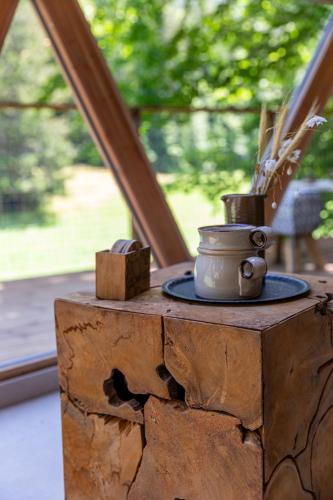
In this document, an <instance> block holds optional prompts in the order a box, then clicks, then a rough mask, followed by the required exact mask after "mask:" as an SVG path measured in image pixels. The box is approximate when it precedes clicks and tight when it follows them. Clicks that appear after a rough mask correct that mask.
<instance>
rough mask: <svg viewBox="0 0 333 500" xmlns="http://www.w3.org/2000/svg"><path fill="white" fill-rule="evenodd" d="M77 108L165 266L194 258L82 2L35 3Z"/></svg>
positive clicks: (53, 0) (39, 0) (40, 0)
mask: <svg viewBox="0 0 333 500" xmlns="http://www.w3.org/2000/svg"><path fill="white" fill-rule="evenodd" d="M32 3H33V5H34V7H35V9H36V11H37V14H38V16H39V17H40V19H41V22H42V24H43V26H44V27H45V30H46V32H47V34H48V35H49V37H50V40H51V43H52V46H53V49H54V51H55V53H56V56H57V58H58V60H59V62H60V65H61V67H62V70H63V73H64V75H65V78H66V79H67V81H68V83H69V85H70V87H71V89H72V91H73V94H74V97H75V99H76V103H77V105H78V107H79V109H80V110H81V113H82V115H83V117H84V118H85V120H86V122H87V124H88V126H89V128H90V131H91V134H92V137H93V139H94V141H95V144H96V146H97V147H98V149H99V151H100V153H101V155H102V158H103V159H104V162H105V164H106V165H107V166H109V167H111V168H112V170H113V173H114V175H115V177H116V180H117V181H118V184H119V186H120V188H121V190H122V192H123V194H124V196H125V198H126V200H127V202H128V205H129V207H130V209H131V211H132V213H133V215H134V217H135V219H136V221H137V223H138V225H139V228H140V232H142V234H143V235H144V237H145V238H146V239H147V241H148V242H149V243H150V244H151V246H152V249H153V252H154V255H155V257H156V259H157V262H158V264H159V265H161V266H167V265H170V264H175V263H176V262H181V261H184V260H187V259H189V253H188V250H187V248H186V246H185V243H184V240H183V238H182V236H181V234H180V231H179V229H178V227H177V224H176V222H175V220H174V217H173V216H172V213H171V211H170V209H169V207H168V204H167V202H166V200H165V198H164V195H163V192H162V190H161V188H160V186H159V184H158V182H157V180H156V176H155V174H154V172H153V171H152V169H151V166H150V164H149V160H148V158H147V156H146V154H145V152H144V149H143V147H142V145H141V142H140V140H139V139H138V137H137V134H136V131H135V128H134V126H133V123H132V120H131V117H130V115H129V112H128V110H127V108H126V107H125V105H124V103H123V101H122V99H121V96H120V94H119V92H118V89H117V87H116V84H115V82H114V80H113V78H112V76H111V74H110V71H109V69H108V67H107V65H106V62H105V60H104V58H103V55H102V53H101V51H100V49H99V47H98V45H97V43H96V41H95V39H94V37H93V35H92V33H91V31H90V28H89V26H88V23H87V22H86V19H85V17H84V15H83V12H82V10H81V8H80V6H79V4H78V2H77V0H32Z"/></svg>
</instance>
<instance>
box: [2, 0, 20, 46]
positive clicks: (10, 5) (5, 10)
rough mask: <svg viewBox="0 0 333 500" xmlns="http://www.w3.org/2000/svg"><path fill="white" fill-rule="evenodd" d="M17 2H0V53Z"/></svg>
mask: <svg viewBox="0 0 333 500" xmlns="http://www.w3.org/2000/svg"><path fill="white" fill-rule="evenodd" d="M18 1H19V0H0V51H1V49H2V46H3V44H4V41H5V39H6V35H7V33H8V30H9V27H10V25H11V22H12V20H13V17H14V14H15V11H16V7H17V4H18Z"/></svg>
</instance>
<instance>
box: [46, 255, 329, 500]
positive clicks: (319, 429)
mask: <svg viewBox="0 0 333 500" xmlns="http://www.w3.org/2000/svg"><path fill="white" fill-rule="evenodd" d="M190 268H191V265H190V264H181V265H177V266H173V267H171V268H168V269H164V270H161V271H158V272H156V273H154V275H153V276H152V280H151V282H152V283H151V288H150V290H148V291H146V292H144V293H143V294H141V295H139V296H137V297H135V298H133V299H131V300H128V301H126V302H122V301H108V300H98V299H96V298H95V297H94V296H92V295H86V294H80V293H77V294H74V295H72V296H70V297H68V298H66V299H59V300H57V301H56V304H55V309H56V325H57V341H58V352H59V373H60V386H61V397H62V424H63V440H64V442H63V444H64V458H65V482H66V498H67V500H84V499H87V500H88V499H89V500H90V499H91V500H104V499H105V500H106V499H107V500H122V499H128V500H259V499H263V498H264V499H266V500H311V499H318V500H319V499H320V500H332V499H333V333H332V320H331V313H330V305H331V304H330V299H331V295H330V292H333V279H326V278H318V277H307V279H308V280H309V281H310V282H311V285H312V291H311V294H310V295H309V296H307V297H305V298H300V299H298V300H294V301H290V302H282V303H279V304H272V305H265V306H251V307H248V306H247V307H246V306H242V307H220V306H219V307H214V306H206V305H197V304H188V303H185V302H180V301H174V300H172V299H169V298H167V297H165V296H163V295H162V294H161V289H160V284H161V283H162V282H163V281H164V280H165V279H167V278H169V277H172V276H176V275H181V274H183V273H184V272H186V271H188V270H189V269H190Z"/></svg>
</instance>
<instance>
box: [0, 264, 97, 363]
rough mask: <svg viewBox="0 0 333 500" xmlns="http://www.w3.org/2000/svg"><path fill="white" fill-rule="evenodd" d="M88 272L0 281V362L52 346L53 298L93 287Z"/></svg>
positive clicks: (54, 345)
mask: <svg viewBox="0 0 333 500" xmlns="http://www.w3.org/2000/svg"><path fill="white" fill-rule="evenodd" d="M94 281H95V276H94V273H92V272H83V273H72V274H64V275H58V276H48V277H43V278H34V279H28V280H20V281H8V282H2V283H0V315H1V318H2V321H1V325H0V362H1V361H5V360H8V359H13V358H20V357H23V356H29V355H31V354H38V353H41V352H45V351H51V350H53V349H55V348H56V343H55V333H54V320H53V301H54V299H55V298H56V297H62V296H64V295H66V294H68V293H70V292H73V291H76V290H80V291H81V290H82V291H89V290H93V289H94V286H95V283H94Z"/></svg>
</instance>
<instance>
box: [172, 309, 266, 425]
mask: <svg viewBox="0 0 333 500" xmlns="http://www.w3.org/2000/svg"><path fill="white" fill-rule="evenodd" d="M164 330H165V353H164V356H165V363H166V366H167V368H168V370H169V371H170V373H171V374H172V375H173V377H174V378H175V379H176V380H177V382H178V383H179V384H181V385H182V386H183V387H184V389H185V396H186V402H187V403H188V405H189V406H191V407H194V408H204V409H208V410H215V411H223V412H225V413H228V414H231V415H233V416H235V417H237V418H238V419H240V420H241V422H242V425H243V426H244V427H246V428H247V429H252V430H253V429H257V428H259V427H260V426H261V425H262V391H261V388H262V367H261V338H260V333H258V332H256V331H251V330H243V329H237V328H232V327H226V326H217V325H212V324H209V323H201V322H197V321H183V320H180V319H173V318H166V319H165V322H164Z"/></svg>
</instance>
